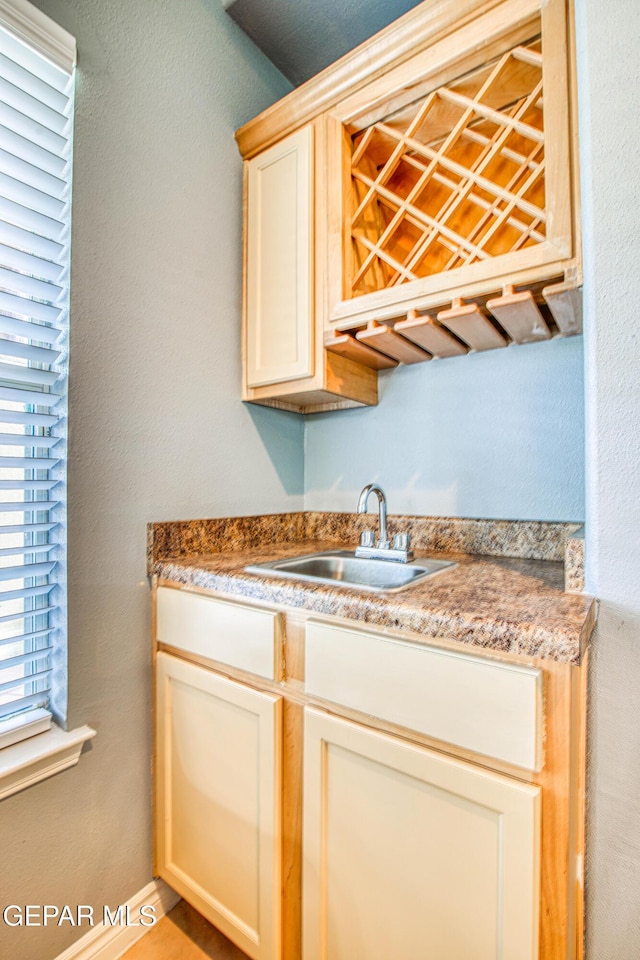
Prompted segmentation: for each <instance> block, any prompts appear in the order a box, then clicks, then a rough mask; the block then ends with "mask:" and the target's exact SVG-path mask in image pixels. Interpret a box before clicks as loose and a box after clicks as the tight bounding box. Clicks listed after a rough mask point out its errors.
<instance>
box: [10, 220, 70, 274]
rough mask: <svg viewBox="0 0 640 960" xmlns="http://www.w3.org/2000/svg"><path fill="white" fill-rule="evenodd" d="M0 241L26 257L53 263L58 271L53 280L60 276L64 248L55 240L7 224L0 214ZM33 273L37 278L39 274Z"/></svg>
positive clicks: (12, 224)
mask: <svg viewBox="0 0 640 960" xmlns="http://www.w3.org/2000/svg"><path fill="white" fill-rule="evenodd" d="M0 241H2V243H6V244H7V245H8V246H12V247H17V248H19V249H20V250H21V251H23V252H25V253H26V255H27V256H29V257H31V256H34V257H40V258H42V259H43V260H50V261H55V266H56V268H57V269H58V273H57V275H56V276H55V277H54V279H57V277H58V276H60V271H61V270H62V265H61V263H60V260H61V257H62V254H63V250H64V247H63V246H62V244H61V243H58V242H57V240H51V239H48V238H47V237H45V236H39V235H38V232H37V231H35V232H34V231H33V229H31V228H30V229H26V230H24V229H23V228H22V227H19V226H16V225H15V224H14V223H9V222H8V221H7V220H6V219H4V220H3V219H1V214H0ZM35 273H36V274H37V275H38V276H39V275H40V274H39V272H38V271H37V270H36V271H35Z"/></svg>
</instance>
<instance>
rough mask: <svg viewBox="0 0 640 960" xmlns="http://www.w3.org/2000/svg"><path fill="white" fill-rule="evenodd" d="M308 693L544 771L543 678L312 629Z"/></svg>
mask: <svg viewBox="0 0 640 960" xmlns="http://www.w3.org/2000/svg"><path fill="white" fill-rule="evenodd" d="M305 684H306V689H307V693H309V694H311V695H312V696H316V697H321V698H322V699H323V700H328V701H331V702H333V703H339V704H342V705H343V706H345V707H349V708H351V709H353V710H360V711H362V712H363V713H367V714H369V715H370V716H373V717H377V718H378V719H380V720H387V721H388V722H390V723H397V724H399V725H401V726H403V727H407V728H408V729H411V730H415V731H416V732H418V733H422V734H425V735H426V736H430V737H434V738H437V739H438V740H443V741H445V742H447V743H451V744H455V745H456V746H459V747H462V748H463V749H465V750H471V751H474V752H475V753H481V754H484V755H486V756H488V757H493V758H495V759H496V760H501V761H504V762H506V763H511V764H514V765H516V766H518V767H523V768H524V769H526V770H539V769H540V768H541V766H542V735H543V722H542V672H541V671H540V670H538V669H536V668H534V667H526V666H518V665H511V664H507V663H502V662H497V661H490V660H485V659H484V658H481V657H475V656H469V655H466V654H460V653H453V652H451V651H449V650H442V649H439V648H437V647H428V646H422V645H421V644H416V643H409V642H407V641H403V640H397V639H395V638H390V637H386V636H383V635H381V634H376V633H372V632H368V631H367V632H365V631H361V630H351V629H347V628H343V627H336V626H334V625H332V624H327V623H320V622H317V621H313V620H312V621H309V623H308V624H307V630H306V639H305Z"/></svg>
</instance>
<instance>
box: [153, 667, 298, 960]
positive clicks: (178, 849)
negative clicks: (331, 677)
mask: <svg viewBox="0 0 640 960" xmlns="http://www.w3.org/2000/svg"><path fill="white" fill-rule="evenodd" d="M157 683H158V697H157V775H156V783H157V825H156V832H157V860H158V872H159V874H160V875H161V876H162V877H164V879H165V880H167V882H168V883H169V884H171V886H173V887H174V888H175V889H176V890H177V891H178V893H180V894H181V895H182V896H184V897H185V899H186V900H188V901H189V902H191V903H192V904H193V905H194V906H195V907H196V908H197V909H198V910H199V911H200V912H201V913H202V914H203V915H204V916H205V917H207V919H209V920H211V921H212V922H213V923H215V925H216V926H217V927H219V928H220V929H221V930H222V931H223V933H225V934H226V935H227V936H228V937H229V938H230V939H232V940H233V941H234V942H235V943H237V944H238V946H240V947H241V948H242V949H243V950H244V951H245V952H246V953H248V954H249V956H251V957H254V958H256V960H275V958H277V957H278V956H279V939H280V931H279V923H280V920H279V917H280V912H279V899H280V853H279V851H280V790H281V783H280V743H281V734H280V731H281V698H279V697H276V696H272V695H270V694H265V693H258V692H257V691H255V690H252V689H250V688H249V687H245V686H244V685H243V684H239V683H235V682H233V681H230V680H227V679H225V678H223V677H219V676H217V675H216V674H214V673H212V672H210V671H208V670H205V669H203V668H201V667H196V666H194V665H192V664H189V663H185V662H183V661H181V660H178V659H177V658H175V657H171V656H168V655H167V654H162V653H160V654H158V658H157Z"/></svg>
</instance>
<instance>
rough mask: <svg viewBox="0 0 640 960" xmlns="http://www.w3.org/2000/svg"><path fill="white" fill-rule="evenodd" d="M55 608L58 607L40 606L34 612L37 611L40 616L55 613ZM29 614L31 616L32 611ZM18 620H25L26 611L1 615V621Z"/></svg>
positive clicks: (12, 621) (11, 621)
mask: <svg viewBox="0 0 640 960" xmlns="http://www.w3.org/2000/svg"><path fill="white" fill-rule="evenodd" d="M55 609H57V608H56V607H38V609H37V611H33V613H37V614H38V616H39V617H40V616H46V615H47V614H49V613H53V611H54V610H55ZM29 616H31V613H30V614H29ZM16 620H24V611H23V612H22V613H11V614H9V615H8V616H6V617H0V623H14V622H15V621H16Z"/></svg>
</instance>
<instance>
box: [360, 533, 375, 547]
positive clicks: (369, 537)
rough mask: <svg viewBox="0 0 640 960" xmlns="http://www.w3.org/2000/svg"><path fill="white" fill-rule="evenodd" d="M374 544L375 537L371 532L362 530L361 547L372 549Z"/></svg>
mask: <svg viewBox="0 0 640 960" xmlns="http://www.w3.org/2000/svg"><path fill="white" fill-rule="evenodd" d="M374 544H375V535H374V532H373V530H363V531H362V533H361V534H360V546H361V547H373V546H374Z"/></svg>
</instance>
